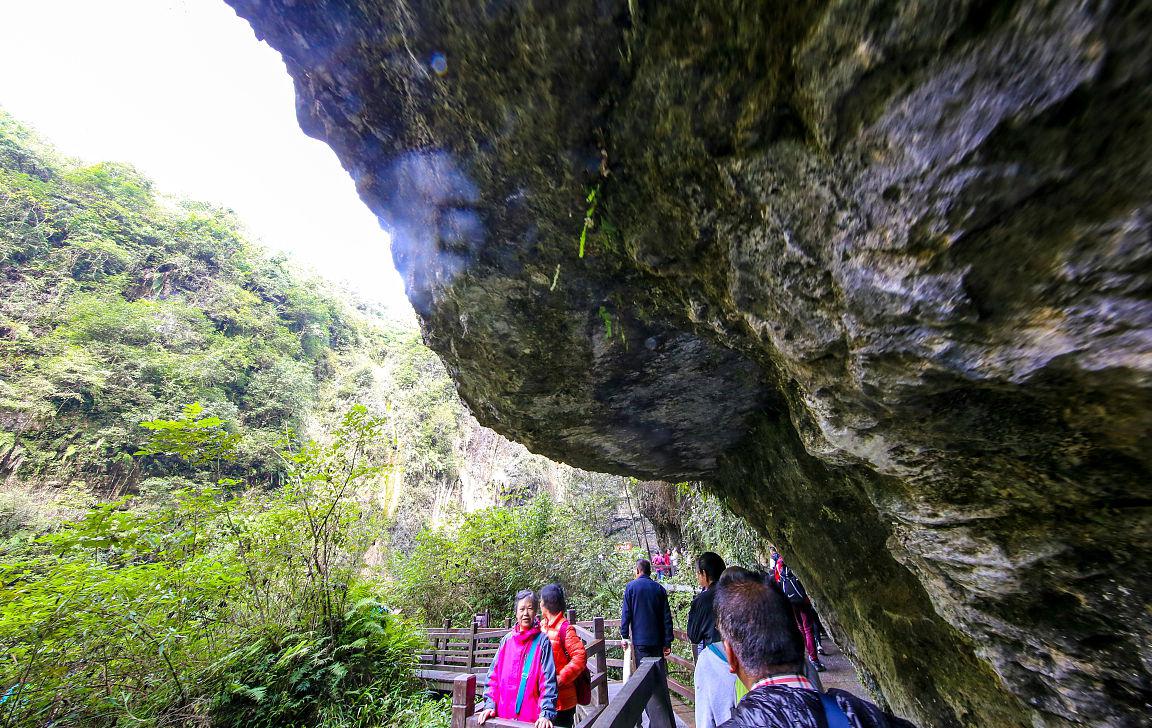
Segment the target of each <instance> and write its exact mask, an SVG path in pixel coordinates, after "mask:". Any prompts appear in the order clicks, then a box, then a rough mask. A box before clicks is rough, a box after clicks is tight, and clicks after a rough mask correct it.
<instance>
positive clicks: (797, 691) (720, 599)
mask: <svg viewBox="0 0 1152 728" xmlns="http://www.w3.org/2000/svg"><path fill="white" fill-rule="evenodd" d="M713 608H714V611H715V615H716V625H717V627H719V629H720V634H721V635H722V637H723V638H724V653H725V655H726V656H727V658H728V665H729V669H730V670H731V671H732V672H734V673H736V676H737V678H739V680H740V681H741V682H742V683H744V685H745V687H747V688H748V694H747V695H745V696H744V698H743V699H742V700H741V701H740V702H739V703H738V704H737V705H736V708H735V709H734V710H733V711H732V718H731V719H730V720H728V722H726V723H724V724H723V725H722V726H721V727H720V728H828V726H829V725H845V724H847V725H848V726H851V727H852V728H914V726H913V725H912V724H911V723H909V722H908V721H906V720H904V719H903V718H897V717H896V716H894V715H892V714H890V713H886V712H884V711H882V710H880V708H878V707H876V706H875V705H873V704H872V703H869V702H868V701H867V700H863V699H861V698H857V697H856V696H855V695H853V694H851V693H849V692H846V691H844V690H829V691H828V692H827V693H825V694H823V695H821V693H820V692H819V691H818V690H816V689H815V688H814V687H813V685H812V683H810V682H809V681H808V680H807V679H806V678H805V677H804V676H803V675H802V674H800V673H801V664H802V663H803V660H804V647H803V643H802V641H801V637H800V633H799V630H798V629H797V628H796V623H795V622H794V621H793V620H792V615H791V613H790V612H789V610H788V602H787V600H786V599H785V598H784V595H783V594H781V593H780V592H779V591H777V590H776V589H775V588H774V587H773V586H771V585H769V584H765V583H762V582H758V581H742V582H733V583H725V584H722V585H720V586H719V587H717V590H716V600H715V603H714V607H713Z"/></svg>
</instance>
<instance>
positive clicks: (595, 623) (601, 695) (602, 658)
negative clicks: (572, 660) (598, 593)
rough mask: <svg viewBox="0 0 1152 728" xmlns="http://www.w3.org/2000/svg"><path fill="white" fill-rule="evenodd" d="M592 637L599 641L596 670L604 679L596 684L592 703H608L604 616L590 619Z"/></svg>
mask: <svg viewBox="0 0 1152 728" xmlns="http://www.w3.org/2000/svg"><path fill="white" fill-rule="evenodd" d="M592 639H593V640H599V641H600V651H599V652H597V653H596V672H597V673H599V674H601V675H603V676H604V679H603V680H601V681H600V684H599V685H598V686H596V693H595V694H594V695H593V696H592V704H593V705H607V704H608V647H607V646H606V645H605V644H604V618H603V617H594V618H593V619H592Z"/></svg>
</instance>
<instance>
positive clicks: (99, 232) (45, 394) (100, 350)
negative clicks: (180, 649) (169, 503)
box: [0, 111, 454, 495]
mask: <svg viewBox="0 0 1152 728" xmlns="http://www.w3.org/2000/svg"><path fill="white" fill-rule="evenodd" d="M0 267H2V269H3V276H2V277H0V480H2V479H4V478H6V477H9V476H12V475H13V474H16V475H18V477H19V478H20V479H21V480H23V481H25V482H29V481H39V482H47V483H50V484H61V483H67V482H69V481H70V480H73V479H78V480H83V481H85V482H87V483H88V484H89V486H92V487H95V488H97V489H98V490H101V491H103V492H104V493H105V494H109V495H110V494H117V493H122V492H126V491H131V490H134V489H136V488H137V487H138V486H139V485H140V484H141V483H142V482H144V481H146V480H147V479H148V478H150V477H156V476H163V475H171V474H186V473H184V471H186V470H187V466H185V465H182V464H180V463H178V462H176V461H165V460H164V459H156V458H153V459H150V460H149V461H147V462H141V461H140V460H138V459H137V460H134V459H133V458H131V455H132V453H133V452H135V451H137V450H138V449H139V447H140V445H141V442H142V436H143V434H144V432H143V430H141V428H140V427H139V423H140V422H141V421H144V420H151V419H156V418H164V417H173V416H175V415H177V414H178V413H179V412H180V409H181V407H182V405H183V404H185V403H189V402H201V403H202V404H203V406H204V408H205V411H206V412H207V413H209V414H212V415H217V416H219V417H221V418H223V419H225V420H228V421H229V422H231V423H234V426H235V427H236V428H237V429H238V430H239V431H240V432H242V434H243V435H244V437H243V439H242V442H243V443H244V446H243V449H242V451H241V452H239V453H238V457H237V459H236V461H235V463H234V464H232V465H231V466H230V469H231V470H232V471H233V472H232V474H233V475H236V476H238V477H244V478H245V479H246V480H248V481H250V482H252V481H259V480H266V481H275V480H276V478H277V477H278V474H279V472H280V466H278V465H277V463H276V462H275V461H274V460H272V459H270V451H271V446H272V445H273V444H274V443H275V442H276V441H277V440H279V439H280V438H282V437H283V436H284V434H285V432H299V431H300V430H301V429H302V428H303V427H304V426H305V424H306V421H307V419H308V416H309V414H310V413H311V412H312V410H313V408H314V407H315V405H316V401H317V397H318V393H319V392H321V391H322V390H326V389H330V388H331V387H332V386H333V385H334V384H335V379H336V377H337V374H338V373H339V372H340V370H341V365H342V360H350V359H353V358H360V359H363V358H364V355H365V354H367V355H369V358H371V355H372V354H373V353H381V354H382V349H381V343H382V342H381V339H382V337H386V338H390V339H392V340H394V341H398V340H402V339H407V338H411V339H416V338H417V337H416V334H415V333H414V332H412V331H401V330H395V331H391V332H387V331H384V330H383V329H381V328H380V325H379V322H374V323H372V324H367V323H365V318H364V316H362V315H359V314H358V313H357V312H356V311H354V310H353V309H351V308H350V307H349V306H348V305H346V304H345V303H342V302H341V301H339V300H337V298H336V297H335V296H334V295H333V294H332V293H328V292H326V291H327V290H330V287H329V286H327V285H325V284H323V283H322V282H320V281H316V280H311V279H308V278H306V277H304V276H302V275H301V274H299V273H297V272H295V271H293V269H292V268H291V267H290V266H289V264H288V263H287V262H286V261H285V260H284V259H283V258H281V257H275V256H269V255H268V254H267V253H265V252H264V251H262V250H260V249H258V248H256V247H254V246H253V245H251V244H250V243H248V242H247V241H246V239H245V236H244V233H243V231H242V228H241V225H240V223H239V221H238V220H237V219H236V217H235V216H234V215H233V214H232V213H231V212H230V211H228V210H222V209H218V208H214V207H211V206H208V205H205V204H202V203H198V202H190V201H186V200H174V199H171V198H167V197H163V196H161V195H159V194H158V193H157V192H156V190H155V189H154V188H153V186H152V183H151V182H149V181H148V180H147V179H145V178H144V177H143V176H141V175H140V174H139V173H138V172H137V171H136V170H134V169H133V168H132V167H130V166H127V165H123V164H116V163H107V162H105V163H99V164H94V165H83V164H80V163H78V162H75V161H72V160H68V159H64V158H62V157H60V156H59V155H57V154H56V153H54V152H53V151H52V150H51V149H50V148H49V147H47V146H46V145H44V144H43V143H41V142H40V141H39V140H37V139H36V137H35V136H34V135H33V134H32V133H31V132H30V131H29V130H28V129H26V128H24V127H22V126H21V125H20V124H19V123H18V122H16V121H15V120H13V119H12V117H11V116H9V115H7V114H5V113H4V112H2V111H0ZM414 343H415V342H414ZM393 348H394V347H393ZM378 358H379V357H378ZM361 363H363V362H361ZM360 376H361V381H360V383H361V384H365V383H366V382H365V381H363V378H364V376H365V375H364V374H363V373H361V375H360ZM453 399H454V398H453Z"/></svg>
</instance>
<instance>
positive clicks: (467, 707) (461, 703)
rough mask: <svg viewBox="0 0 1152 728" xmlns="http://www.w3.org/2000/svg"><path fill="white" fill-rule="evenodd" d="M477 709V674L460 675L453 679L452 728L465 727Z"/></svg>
mask: <svg viewBox="0 0 1152 728" xmlns="http://www.w3.org/2000/svg"><path fill="white" fill-rule="evenodd" d="M474 710H476V676H475V675H473V674H472V673H468V674H466V675H458V676H457V677H456V679H455V680H453V681H452V728H465V727H466V726H467V725H468V719H469V718H471V717H472V711H474Z"/></svg>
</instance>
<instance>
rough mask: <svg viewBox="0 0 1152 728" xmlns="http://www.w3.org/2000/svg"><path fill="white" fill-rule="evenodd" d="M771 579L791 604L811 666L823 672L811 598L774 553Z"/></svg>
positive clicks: (790, 570)
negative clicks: (774, 561)
mask: <svg viewBox="0 0 1152 728" xmlns="http://www.w3.org/2000/svg"><path fill="white" fill-rule="evenodd" d="M772 580H773V581H774V582H775V583H776V586H777V587H779V588H780V590H781V591H782V592H783V593H784V596H785V598H787V599H788V601H789V602H790V603H791V605H792V613H793V615H794V617H795V619H796V627H797V628H798V629H799V630H800V634H802V635H803V636H804V649H805V651H807V653H808V659H810V660H812V664H813V666H815V668H816V669H817V670H818V671H819V672H824V663H823V662H820V655H819V653H817V652H816V610H815V609H814V608H813V607H812V600H810V599H809V598H808V592H807V591H805V589H804V585H803V584H801V583H800V579H799V578H797V576H796V575H795V574H794V573H792V569H790V568H788V565H787V564H785V563H784V557H783V556H780V555H779V554H777V555H776V563H775V564H774V565H773V567H772Z"/></svg>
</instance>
